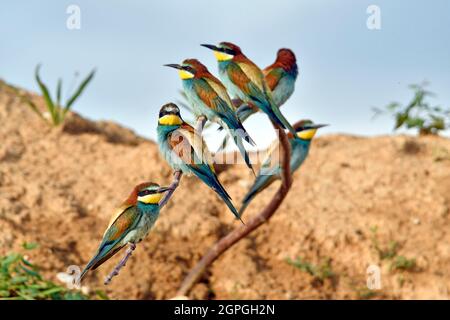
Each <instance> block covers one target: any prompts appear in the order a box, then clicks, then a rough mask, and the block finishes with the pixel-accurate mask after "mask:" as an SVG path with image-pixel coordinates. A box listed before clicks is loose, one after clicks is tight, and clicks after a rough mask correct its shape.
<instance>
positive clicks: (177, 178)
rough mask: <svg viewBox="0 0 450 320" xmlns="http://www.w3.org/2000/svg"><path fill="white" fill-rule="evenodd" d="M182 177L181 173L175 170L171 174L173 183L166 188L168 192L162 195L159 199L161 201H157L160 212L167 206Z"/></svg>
mask: <svg viewBox="0 0 450 320" xmlns="http://www.w3.org/2000/svg"><path fill="white" fill-rule="evenodd" d="M182 176H183V172H181V171H180V170H177V171H175V172H174V173H173V181H172V183H171V184H170V185H169V187H168V188H169V190H168V191H167V192H166V193H165V194H164V197H163V198H162V199H161V201H159V209H160V210H161V208H162V207H164V206H165V205H166V204H167V202H168V201H169V199H170V198H171V197H172V194H173V193H174V192H175V189H176V188H178V185H179V184H180V180H181V177H182Z"/></svg>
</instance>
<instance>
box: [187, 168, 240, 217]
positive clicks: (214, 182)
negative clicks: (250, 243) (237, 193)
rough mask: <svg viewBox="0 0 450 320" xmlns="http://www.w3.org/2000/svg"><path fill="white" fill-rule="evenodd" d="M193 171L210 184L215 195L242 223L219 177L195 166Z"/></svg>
mask: <svg viewBox="0 0 450 320" xmlns="http://www.w3.org/2000/svg"><path fill="white" fill-rule="evenodd" d="M192 169H193V170H194V172H195V173H196V175H197V177H199V178H200V179H201V180H202V181H203V182H205V183H206V184H207V185H208V186H210V187H211V188H212V189H213V190H214V191H215V192H216V193H217V195H218V196H219V197H220V198H221V199H222V200H223V201H224V202H225V204H226V205H227V206H228V208H229V209H230V211H231V212H232V213H233V214H234V216H235V217H236V218H237V219H239V220H241V222H242V223H244V222H243V221H242V219H241V217H240V216H239V213H238V211H237V209H236V208H235V206H234V205H233V203H232V202H231V197H230V195H229V194H228V192H227V191H226V190H225V188H224V187H223V186H222V184H221V183H220V181H219V179H218V178H217V176H216V175H215V174H214V173H212V172H211V173H210V174H205V172H202V171H200V170H198V169H197V168H192Z"/></svg>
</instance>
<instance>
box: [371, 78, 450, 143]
mask: <svg viewBox="0 0 450 320" xmlns="http://www.w3.org/2000/svg"><path fill="white" fill-rule="evenodd" d="M427 85H428V83H427V82H423V83H421V84H411V85H410V86H409V88H410V89H411V90H413V92H414V96H413V98H412V100H411V102H410V103H409V104H407V105H401V104H400V103H398V102H391V103H390V104H388V105H387V106H386V107H384V108H383V109H380V108H372V110H373V112H374V116H375V117H376V116H379V115H382V114H386V113H387V114H390V115H392V116H393V118H394V119H395V126H394V131H395V130H398V129H400V128H406V129H417V130H418V133H419V135H429V134H432V135H437V134H439V132H440V131H444V130H446V129H448V128H449V127H450V109H444V108H442V107H441V106H431V105H430V104H429V103H428V102H427V101H426V100H427V98H428V97H433V96H435V95H434V93H432V92H430V91H427V90H425V87H426V86H427Z"/></svg>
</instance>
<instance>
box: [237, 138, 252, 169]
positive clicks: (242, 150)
mask: <svg viewBox="0 0 450 320" xmlns="http://www.w3.org/2000/svg"><path fill="white" fill-rule="evenodd" d="M234 142H235V143H236V146H237V147H238V149H239V152H240V153H241V155H242V157H243V158H244V161H245V164H246V165H247V167H248V168H249V169H251V170H252V172H253V175H254V176H255V177H256V173H255V169H253V165H252V163H251V161H250V155H249V154H248V151H247V150H245V148H244V144H243V143H242V138H241V137H237V136H235V137H234Z"/></svg>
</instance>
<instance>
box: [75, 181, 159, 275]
mask: <svg viewBox="0 0 450 320" xmlns="http://www.w3.org/2000/svg"><path fill="white" fill-rule="evenodd" d="M165 191H167V188H165V187H160V186H159V185H158V184H156V183H153V182H146V183H141V184H138V185H137V186H136V187H134V189H133V191H132V192H131V194H130V195H129V196H128V198H127V199H126V200H125V202H123V204H122V205H121V206H120V207H119V208H118V209H117V211H116V212H115V213H114V215H113V216H112V217H111V221H110V223H109V225H108V228H107V229H106V231H105V233H104V235H103V240H102V242H101V243H100V246H99V247H98V250H97V252H96V253H95V255H94V257H93V258H92V259H91V260H90V261H89V262H88V264H87V265H86V267H85V268H84V270H83V271H82V273H81V275H80V281H81V280H82V279H83V277H84V276H85V275H86V273H87V272H88V271H89V270H95V269H97V268H98V267H99V266H100V265H101V264H102V263H104V262H105V261H106V260H108V259H109V258H111V257H112V256H113V255H115V254H116V253H117V252H118V251H119V250H120V249H122V248H123V247H125V246H126V245H127V244H128V245H129V248H128V251H127V255H126V258H127V259H128V257H129V256H130V255H131V252H132V251H133V250H134V249H135V248H136V243H138V242H140V241H142V239H144V238H145V236H146V235H147V234H148V232H149V231H150V229H151V228H152V227H153V225H154V224H155V222H156V220H157V219H158V216H159V201H160V199H161V197H162V194H163V193H164V192H165ZM125 262H126V259H125V258H124V260H123V265H125ZM109 280H110V279H109ZM105 282H106V281H105ZM108 282H109V281H108Z"/></svg>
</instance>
